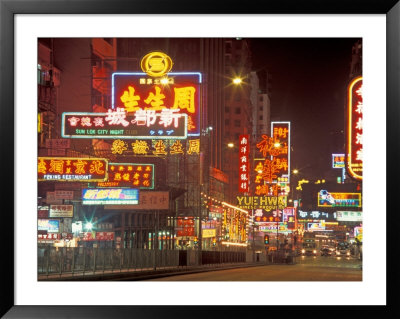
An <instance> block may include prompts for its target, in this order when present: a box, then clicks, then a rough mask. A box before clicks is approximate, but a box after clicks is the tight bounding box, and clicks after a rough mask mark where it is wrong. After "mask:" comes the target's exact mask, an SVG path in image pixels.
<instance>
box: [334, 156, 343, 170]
mask: <svg viewBox="0 0 400 319" xmlns="http://www.w3.org/2000/svg"><path fill="white" fill-rule="evenodd" d="M344 159H345V155H344V154H332V168H344V167H345V161H344Z"/></svg>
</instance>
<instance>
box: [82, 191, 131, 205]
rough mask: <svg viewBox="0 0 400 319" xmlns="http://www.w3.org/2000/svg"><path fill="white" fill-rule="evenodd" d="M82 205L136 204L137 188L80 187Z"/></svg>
mask: <svg viewBox="0 0 400 319" xmlns="http://www.w3.org/2000/svg"><path fill="white" fill-rule="evenodd" d="M82 204H83V205H137V204H139V190H138V189H128V188H86V189H82Z"/></svg>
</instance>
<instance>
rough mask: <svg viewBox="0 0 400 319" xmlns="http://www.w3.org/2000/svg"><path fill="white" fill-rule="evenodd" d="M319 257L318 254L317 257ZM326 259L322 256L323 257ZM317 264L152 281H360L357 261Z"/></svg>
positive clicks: (313, 262) (238, 270) (310, 261)
mask: <svg viewBox="0 0 400 319" xmlns="http://www.w3.org/2000/svg"><path fill="white" fill-rule="evenodd" d="M316 258H317V259H318V258H319V257H316ZM322 258H323V257H322ZM336 261H337V260H333V259H331V260H325V261H323V262H322V263H318V262H316V261H315V260H309V261H306V262H304V263H299V264H296V265H267V266H256V267H251V268H235V269H227V270H217V271H208V272H199V273H194V274H186V275H184V274H183V275H178V276H167V277H163V278H157V279H150V280H152V281H361V280H362V271H361V270H360V263H359V262H357V261H354V260H352V261H348V262H341V263H338V262H336Z"/></svg>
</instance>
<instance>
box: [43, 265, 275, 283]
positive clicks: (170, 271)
mask: <svg viewBox="0 0 400 319" xmlns="http://www.w3.org/2000/svg"><path fill="white" fill-rule="evenodd" d="M265 265H268V264H266V263H262V262H258V263H235V264H221V265H202V266H185V267H175V266H173V267H163V268H160V269H156V270H154V269H153V268H146V269H121V270H119V269H114V270H105V271H104V272H103V270H99V271H96V272H93V271H85V272H82V271H80V272H75V273H74V274H72V272H67V273H62V274H55V273H52V274H49V275H46V274H40V275H38V281H101V280H102V281H104V280H124V279H125V280H127V279H129V280H145V279H150V278H157V277H165V276H175V275H179V274H189V273H197V272H205V271H217V270H226V269H233V268H245V267H256V266H265Z"/></svg>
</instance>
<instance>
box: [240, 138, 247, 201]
mask: <svg viewBox="0 0 400 319" xmlns="http://www.w3.org/2000/svg"><path fill="white" fill-rule="evenodd" d="M249 153H250V145H249V135H248V134H244V135H240V136H239V193H248V192H249V184H250V180H249V179H250V176H249V167H250V165H249Z"/></svg>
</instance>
